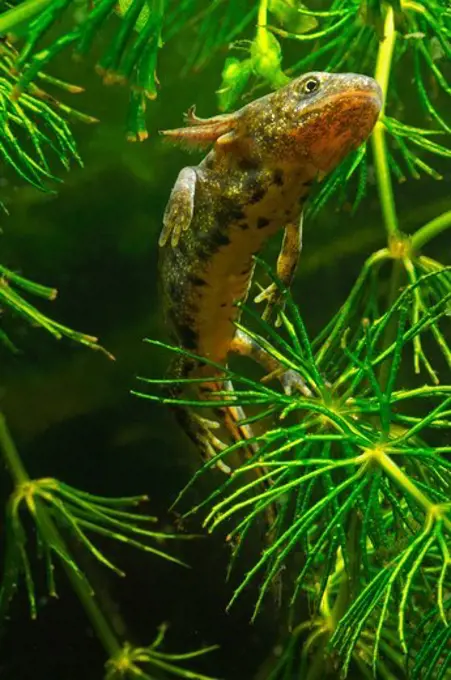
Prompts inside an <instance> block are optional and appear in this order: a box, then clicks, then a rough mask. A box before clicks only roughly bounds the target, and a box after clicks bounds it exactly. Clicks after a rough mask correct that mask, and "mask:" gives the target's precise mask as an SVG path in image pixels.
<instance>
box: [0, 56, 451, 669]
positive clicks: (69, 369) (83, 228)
mask: <svg viewBox="0 0 451 680" xmlns="http://www.w3.org/2000/svg"><path fill="white" fill-rule="evenodd" d="M222 63H223V56H222V55H220V56H219V57H218V59H217V60H216V61H213V63H212V64H211V65H210V66H209V68H208V69H207V70H206V71H204V72H202V73H201V74H193V75H190V76H187V77H185V78H183V79H180V78H179V77H178V76H177V74H178V72H179V69H180V57H179V56H178V55H177V54H176V53H172V56H171V52H170V51H168V52H167V53H165V52H163V56H162V59H161V65H160V69H159V74H160V79H161V81H162V82H163V83H164V87H163V88H162V90H161V94H160V96H159V98H158V100H157V101H156V102H155V103H153V104H151V105H150V106H149V111H148V122H149V129H150V133H151V135H150V138H149V140H148V141H147V142H145V143H143V144H130V143H127V142H126V141H125V140H124V136H123V121H124V118H125V108H126V92H125V90H121V89H120V88H114V89H108V88H103V87H101V85H100V82H99V80H98V78H97V77H96V76H95V75H94V74H93V73H92V65H91V64H86V65H70V70H71V78H72V80H74V81H75V82H82V83H83V84H85V85H86V86H87V88H88V92H87V94H84V95H79V96H78V97H77V102H76V103H77V105H78V106H79V108H81V109H82V110H85V111H87V112H89V113H92V114H93V115H96V116H97V117H99V118H100V119H101V121H102V122H101V124H100V125H99V126H96V127H84V126H83V125H81V124H79V125H77V126H76V128H75V132H76V136H77V138H78V141H79V150H80V153H81V156H82V157H83V159H84V162H85V168H84V169H80V168H74V169H73V170H72V172H71V173H70V174H69V175H68V176H67V177H65V183H64V185H62V186H61V187H60V188H59V192H58V195H57V196H45V195H42V194H39V193H38V192H37V191H35V190H34V189H30V188H28V187H23V186H22V185H19V183H18V181H17V180H16V179H15V178H14V177H11V178H10V183H9V184H8V185H7V186H6V188H5V191H6V194H7V198H8V208H9V210H10V213H11V216H10V218H9V219H7V218H2V228H3V232H4V233H3V236H2V244H1V245H2V262H3V263H4V264H5V265H7V266H9V267H10V268H12V269H15V268H18V269H20V270H21V271H22V272H23V273H24V274H25V275H26V276H28V277H30V278H31V279H34V280H36V281H39V282H41V283H45V284H48V285H54V286H56V287H57V288H58V290H59V297H58V300H57V301H56V302H54V303H52V304H50V303H45V302H40V303H39V306H40V309H42V310H43V311H45V312H47V313H49V314H50V315H51V316H52V317H53V318H57V319H58V320H60V321H61V322H63V323H66V324H67V325H70V326H71V327H73V328H76V329H79V330H83V331H85V332H88V333H91V334H93V335H96V336H98V337H99V338H100V339H101V342H102V344H103V345H104V346H105V347H106V348H107V349H108V350H109V351H111V352H112V353H113V354H114V355H115V357H116V361H115V362H111V361H109V360H108V359H107V358H105V356H103V355H101V354H100V353H95V352H91V351H89V350H88V349H85V348H82V347H79V346H75V345H73V344H71V343H70V342H69V341H61V342H59V343H57V342H55V341H54V340H53V339H52V338H51V337H50V336H48V335H46V334H45V333H44V332H43V331H41V330H39V329H32V328H30V327H29V326H25V325H24V324H23V323H22V322H10V326H9V328H10V329H11V330H12V331H13V335H14V339H15V341H16V343H17V344H18V345H19V347H20V348H21V349H22V350H23V354H21V355H20V356H10V355H9V354H8V353H7V351H6V350H4V349H3V348H0V352H1V361H2V368H3V370H2V376H1V396H2V407H3V409H4V412H5V414H6V417H7V419H8V422H9V425H10V428H11V430H12V433H13V436H14V438H15V441H16V444H17V445H18V447H19V449H20V452H21V454H22V456H23V460H24V463H25V465H26V467H27V469H28V471H29V473H30V475H31V476H32V477H33V476H36V477H42V476H53V477H56V478H58V479H62V480H64V481H66V482H67V483H69V484H71V485H72V486H74V487H78V488H82V489H86V490H88V491H91V492H95V493H98V494H101V495H129V494H130V495H131V494H138V493H147V494H148V495H149V496H150V498H151V502H150V504H149V506H148V509H149V513H150V514H155V515H158V516H159V517H160V519H161V524H160V526H161V527H162V528H171V527H173V522H174V517H173V515H171V514H169V513H168V511H167V509H168V506H169V504H170V502H171V501H172V500H173V499H174V498H175V496H176V494H177V492H178V491H179V490H180V488H181V487H182V486H183V485H184V484H185V483H186V482H187V481H188V479H189V477H190V475H191V474H192V472H193V471H194V469H196V467H197V465H198V458H197V455H196V452H195V451H193V449H192V447H191V445H190V444H189V443H188V442H187V440H186V439H185V438H184V437H183V436H182V435H181V434H180V433H179V431H178V430H177V426H176V425H175V423H174V421H173V419H172V415H171V414H170V413H169V412H168V411H167V410H166V409H165V408H164V407H162V406H158V405H154V404H152V403H150V402H146V401H143V400H138V399H136V398H135V397H132V396H131V395H130V394H129V391H130V389H131V388H133V387H136V381H135V375H137V374H141V375H146V376H153V377H156V376H161V375H163V372H164V369H165V366H166V364H167V359H168V357H167V356H166V355H165V354H164V353H162V352H160V351H157V350H156V349H153V348H152V347H150V346H149V345H145V344H144V343H143V342H142V338H144V337H146V336H147V337H155V338H160V339H164V338H165V337H166V336H165V329H164V327H163V324H162V322H161V308H160V304H159V297H158V288H157V276H156V262H157V238H158V234H159V230H160V226H161V216H162V212H163V209H164V206H165V203H166V200H167V198H168V195H169V193H170V190H171V186H172V184H173V182H174V180H175V178H176V176H177V173H178V171H179V170H180V168H181V167H183V165H185V164H187V163H192V162H195V158H194V157H190V156H188V155H187V154H186V153H185V152H183V151H180V150H177V149H173V148H171V147H169V146H166V145H164V144H163V143H162V142H161V140H160V139H159V137H158V135H157V130H158V129H160V128H169V127H174V126H178V125H179V124H180V123H181V119H182V112H183V111H186V110H187V108H188V107H189V105H191V104H192V103H193V102H194V101H195V102H196V104H197V110H198V112H199V114H200V115H205V116H207V115H212V114H214V113H215V111H216V108H215V96H214V90H215V89H216V88H217V86H218V73H219V72H220V69H221V66H222ZM58 71H60V72H61V73H63V72H64V75H65V77H67V61H65V59H64V58H62V59H61V60H60V62H59V63H58V64H57V65H56V66H55V69H54V73H58ZM447 179H448V181H449V174H448V178H447ZM446 195H447V192H446V183H445V182H443V183H437V182H434V181H433V180H430V179H428V178H425V179H423V180H422V181H421V192H419V191H418V189H417V185H416V183H415V182H414V181H410V182H408V183H406V184H404V185H402V186H401V187H399V189H397V196H396V199H397V205H398V208H399V215H400V222H401V226H402V228H403V229H404V230H405V231H409V230H412V229H413V228H415V227H418V226H420V225H421V224H423V223H424V222H426V221H427V220H428V219H431V218H432V217H434V216H435V215H437V214H439V212H440V211H442V210H443V209H445V207H446V201H447V198H446ZM447 238H448V241H447V240H446V239H447ZM384 245H385V236H384V232H383V228H382V224H381V219H380V213H379V208H378V200H377V196H376V191H375V188H374V187H371V188H370V190H369V193H368V197H367V198H366V200H365V202H364V204H363V206H362V208H361V209H360V210H359V212H358V213H357V215H356V216H354V217H350V216H349V214H347V213H344V212H341V213H337V212H336V211H335V210H334V203H333V201H332V203H331V204H330V206H329V207H328V208H326V209H325V211H324V212H323V213H322V214H321V216H320V218H319V219H316V220H315V221H313V222H311V223H308V224H306V227H305V249H304V253H303V255H302V263H301V266H300V269H299V275H298V277H297V281H296V285H295V287H294V296H295V299H296V300H297V301H298V302H299V304H300V306H301V310H302V313H303V315H304V318H305V320H306V323H307V326H308V328H309V329H310V330H311V332H315V331H316V330H318V329H319V328H320V327H321V325H322V324H323V323H324V322H325V321H327V319H328V318H329V317H330V315H331V314H332V313H333V312H334V311H335V310H336V309H337V307H338V306H339V304H340V303H341V302H342V301H343V300H344V298H345V296H346V294H347V293H348V292H349V290H350V288H351V286H352V284H353V282H354V281H355V278H356V276H357V274H358V273H359V271H360V267H361V265H362V263H363V261H364V259H365V258H366V257H367V256H368V255H369V254H370V253H371V252H372V251H373V250H375V249H376V248H379V247H383V246H384ZM448 245H449V237H447V236H446V235H444V236H443V237H442V238H441V239H437V240H436V241H435V242H434V243H433V244H431V246H430V248H429V249H428V254H430V255H431V256H436V257H438V258H440V257H441V256H442V255H443V251H444V249H446V247H447V246H448ZM276 250H277V246H276V245H273V246H272V247H271V248H270V249H269V252H268V258H269V259H270V260H271V261H274V256H275V253H276ZM218 480H219V477H218V475H217V474H212V476H211V477H210V478H209V479H204V481H203V482H202V484H201V485H200V486H199V487H198V489H197V490H196V491H194V492H193V494H192V496H191V498H190V501H193V502H196V500H198V499H199V498H201V497H202V496H203V495H204V494H205V492H206V491H207V490H208V488H213V486H214V484H215V483H217V482H218ZM9 490H10V489H9V483H8V480H7V479H3V480H2V494H3V497H4V498H6V495H7V494H8V492H9ZM188 528H189V530H198V529H199V526H198V525H197V524H196V523H195V522H194V523H193V524H192V525H189V527H188ZM99 543H100V545H101V546H102V548H105V550H106V551H107V554H108V555H109V556H110V557H111V558H112V559H113V560H114V561H115V562H116V563H117V564H118V565H120V567H121V568H122V569H124V570H125V571H126V572H127V578H126V579H120V578H119V577H116V576H114V575H113V574H111V573H108V572H107V571H106V570H105V569H103V568H101V567H100V566H98V565H95V564H93V563H92V561H91V560H88V561H87V563H86V567H87V568H88V569H89V573H90V575H91V578H92V580H93V583H94V584H95V586H96V588H97V589H98V592H99V593H100V596H101V599H103V602H104V605H105V606H106V608H107V611H110V612H111V615H112V616H113V615H115V613H117V612H119V613H120V617H121V618H122V619H123V621H125V624H126V627H127V637H128V638H129V639H131V640H133V641H134V642H137V643H138V644H142V645H145V644H148V643H149V642H150V641H151V640H152V639H153V637H154V635H155V633H156V628H157V626H158V625H159V624H160V623H161V622H162V621H169V622H170V623H171V627H170V630H169V633H168V639H167V649H168V650H170V651H185V650H189V649H193V648H198V647H200V646H203V645H207V644H214V643H218V644H220V645H221V650H220V651H218V652H215V653H214V654H212V655H211V656H209V657H208V658H205V659H204V660H200V661H199V662H198V664H197V666H196V668H198V669H203V670H204V672H205V673H208V674H211V675H213V676H217V677H222V678H226V679H227V680H241V679H242V680H247V679H248V678H252V677H253V676H254V674H255V673H256V671H257V669H258V668H259V667H260V666H261V664H262V663H263V661H264V659H265V657H266V656H267V654H268V652H269V650H270V649H271V648H272V646H273V645H274V644H275V641H276V640H277V625H276V618H275V614H274V611H273V609H272V607H271V606H268V607H267V608H266V609H265V610H264V611H263V613H262V615H261V617H260V618H259V619H258V620H257V622H256V623H255V624H254V625H252V626H250V625H249V624H248V620H249V617H250V614H251V611H252V603H253V602H254V601H255V595H256V592H255V591H254V592H251V591H250V592H248V593H246V595H245V596H244V597H243V598H242V599H241V600H240V601H239V602H238V604H237V605H236V606H235V607H234V608H233V609H232V610H231V612H230V613H229V614H226V613H225V611H224V610H225V606H226V604H227V602H228V600H229V599H230V596H231V594H232V590H233V583H231V584H225V583H224V576H225V571H226V566H227V559H228V549H227V548H226V547H224V545H223V541H222V538H221V536H220V535H219V534H218V535H217V536H215V537H214V538H204V539H203V540H200V541H196V542H190V543H189V544H188V543H185V542H184V543H182V544H174V545H172V544H171V546H170V547H171V548H172V549H173V554H177V555H179V556H180V557H181V558H183V559H184V560H185V561H187V562H188V563H189V564H190V565H191V567H192V568H191V569H189V570H188V569H182V568H181V567H178V566H176V565H172V564H168V563H165V562H163V561H161V560H159V559H157V558H155V557H153V556H151V555H146V554H143V553H141V552H139V551H134V550H133V549H131V548H127V547H121V546H118V545H116V544H114V543H111V542H109V541H107V539H105V540H100V541H99ZM32 546H33V539H32V538H31V541H30V547H32ZM74 549H75V551H76V552H77V553H79V552H80V550H79V546H75V547H74ZM257 550H258V546H257V545H254V546H251V547H250V548H249V555H245V556H244V558H243V561H242V565H241V569H245V568H246V566H248V565H249V564H251V559H252V556H253V555H255V553H256V551H257ZM80 559H81V560H83V559H84V558H83V557H82V556H81V557H80ZM34 566H37V569H36V570H35V573H36V574H38V576H37V579H36V585H37V589H38V593H39V594H40V595H41V597H40V599H39V617H38V620H37V621H30V619H29V617H28V609H27V602H26V598H25V595H24V592H23V590H22V589H21V590H20V593H19V595H18V596H17V598H16V599H15V601H14V603H13V606H12V608H11V612H10V621H9V625H8V626H7V627H6V628H5V630H4V632H3V634H2V640H1V644H2V653H1V656H0V677H1V678H5V679H6V678H7V679H8V680H9V679H10V678H11V679H12V678H16V679H18V680H28V679H30V680H31V678H36V677H38V678H46V680H62V679H64V680H75V679H78V678H84V679H85V680H95V679H96V680H97V679H98V678H101V677H102V673H103V664H104V661H105V654H104V652H103V650H102V648H101V646H100V645H99V643H98V642H97V640H96V638H95V637H94V635H93V633H92V630H91V628H90V625H89V622H88V621H87V619H86V617H85V614H84V612H83V610H82V608H81V606H80V603H79V602H78V600H77V598H76V597H75V595H74V594H73V592H72V591H71V589H70V587H69V586H68V584H67V582H66V579H65V576H64V574H63V573H62V571H59V572H57V587H58V593H59V595H60V597H59V600H57V601H56V600H55V601H54V600H49V599H48V598H47V597H45V580H44V577H43V576H42V574H43V571H42V566H41V567H39V565H34Z"/></svg>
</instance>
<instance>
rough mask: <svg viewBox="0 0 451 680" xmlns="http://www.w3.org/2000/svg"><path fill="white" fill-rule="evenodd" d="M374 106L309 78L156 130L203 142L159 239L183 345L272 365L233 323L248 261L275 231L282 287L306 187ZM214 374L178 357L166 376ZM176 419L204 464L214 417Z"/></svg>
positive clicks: (353, 85) (200, 389) (229, 415)
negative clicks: (209, 114)
mask: <svg viewBox="0 0 451 680" xmlns="http://www.w3.org/2000/svg"><path fill="white" fill-rule="evenodd" d="M381 106H382V93H381V90H380V87H379V85H378V84H377V82H376V81H375V80H373V79H372V78H370V77H367V76H363V75H358V74H354V73H344V74H333V73H321V72H312V73H308V74H306V75H303V76H301V77H298V78H296V79H294V80H292V81H291V82H290V83H288V84H287V85H286V86H284V87H282V88H281V89H279V90H277V91H275V92H272V93H270V94H268V95H266V96H264V97H261V98H260V99H257V100H255V101H252V102H251V103H249V104H247V105H246V106H244V107H242V108H241V109H239V110H238V111H236V112H233V113H226V114H222V115H218V116H215V117H213V118H206V119H202V118H199V117H197V116H196V114H195V110H194V108H192V109H190V111H189V112H188V114H187V116H186V122H187V124H188V125H187V127H185V128H180V129H176V130H167V131H163V133H162V134H164V135H165V136H166V137H169V138H170V139H172V140H174V141H179V142H183V143H186V144H188V145H191V146H194V147H205V146H207V147H208V146H212V148H211V150H210V151H209V152H208V154H207V155H206V156H205V158H204V159H203V160H202V161H201V163H200V164H199V165H197V166H190V167H185V168H183V169H182V170H181V172H180V174H179V176H178V178H177V181H176V182H175V185H174V187H173V189H172V192H171V195H170V198H169V202H168V204H167V207H166V211H165V213H164V218H163V229H162V232H161V235H160V239H159V245H160V246H161V250H160V277H161V282H162V288H163V300H164V302H163V304H164V307H165V314H166V317H167V321H168V323H169V325H170V327H171V330H172V334H173V336H174V338H175V340H176V342H178V344H179V346H180V347H182V348H184V349H186V350H188V351H189V352H190V353H193V354H195V355H198V356H200V357H205V358H207V359H209V360H211V361H213V362H215V363H217V364H221V365H226V364H227V359H228V357H229V355H230V354H231V353H233V352H237V353H239V354H244V355H249V356H253V357H254V358H256V359H257V360H259V361H260V362H261V363H263V364H264V365H266V367H267V368H268V369H270V368H271V360H270V358H269V357H266V360H265V356H264V352H263V351H262V350H261V349H260V348H259V347H256V346H255V343H253V342H251V341H250V339H249V338H248V337H247V336H246V335H245V334H244V333H242V332H237V329H236V326H235V324H236V322H237V321H238V320H239V317H240V310H239V309H238V307H237V306H236V302H237V301H244V300H246V298H247V295H248V292H249V288H250V285H251V282H252V276H253V272H254V259H253V257H254V255H256V254H258V253H259V252H260V250H261V249H262V247H263V246H264V244H265V243H266V242H267V240H268V239H270V238H271V237H272V236H273V235H274V234H276V233H277V232H279V231H280V230H284V238H283V243H282V248H281V252H280V254H279V257H278V261H277V274H278V276H279V278H280V279H281V281H282V282H283V283H284V284H285V286H286V287H289V286H290V284H291V282H292V280H293V277H294V274H295V270H296V265H297V261H298V257H299V253H300V250H301V246H302V210H303V207H304V205H305V202H306V200H307V198H308V195H309V193H310V190H311V187H312V185H313V184H314V183H315V181H317V180H318V179H322V178H323V177H324V176H325V175H326V174H327V173H329V172H330V171H331V170H333V169H334V168H335V167H336V166H337V165H338V164H339V163H340V162H341V161H342V160H343V158H344V157H345V156H346V155H347V154H348V153H349V152H350V151H351V150H353V149H356V148H357V147H358V146H359V145H360V144H362V143H363V142H364V141H365V140H366V139H367V138H368V136H369V135H370V133H371V131H372V129H373V127H374V125H375V123H376V121H377V118H378V115H379V112H380V110H381ZM277 295H278V292H277V289H276V288H275V287H274V286H270V287H269V288H268V289H266V291H264V292H263V294H260V295H259V296H257V301H264V300H266V302H267V304H268V307H267V310H266V312H265V314H266V316H269V314H270V313H271V310H272V309H273V307H274V305H276V304H277V303H278V302H279V300H278V299H277ZM215 374H216V373H215V369H212V367H211V365H205V364H204V363H202V362H201V361H197V360H194V359H191V358H188V357H185V356H183V355H182V356H179V357H177V359H176V361H175V364H174V365H173V366H172V375H173V377H174V380H177V379H185V378H202V377H207V376H208V377H211V376H213V377H214V375H215ZM217 375H218V379H219V376H220V375H221V372H220V371H219V369H218V370H217ZM291 377H293V376H291ZM221 385H222V383H221ZM181 386H182V384H181ZM285 387H286V389H287V390H289V389H291V387H292V385H291V384H288V382H287V383H286V384H285ZM212 389H224V387H223V386H221V387H218V385H215V384H214V383H212V382H211V381H210V382H209V383H208V384H207V385H206V384H204V385H203V386H202V385H201V384H200V383H196V384H195V390H196V393H197V396H198V398H201V399H202V398H204V399H205V398H207V397H206V396H205V395H206V394H208V390H212ZM177 394H179V391H178V388H173V390H172V396H175V395H177ZM221 413H222V415H223V417H224V422H226V425H227V428H228V430H229V431H230V432H232V434H233V436H234V438H238V437H243V436H248V431H247V430H246V431H244V430H243V429H241V430H240V429H239V428H237V426H236V425H234V422H235V421H236V420H237V418H238V417H239V416H240V414H239V413H237V410H236V409H223V410H222V411H221ZM179 416H180V420H181V422H182V425H183V427H184V429H185V430H186V431H187V434H189V436H190V437H191V439H192V440H193V441H194V442H195V443H196V444H197V446H198V447H199V448H200V450H201V453H202V454H203V455H204V456H205V457H209V456H213V455H215V453H217V452H218V450H221V449H223V448H224V447H225V444H224V442H223V441H222V440H220V439H219V438H218V437H216V435H215V434H214V432H213V431H212V430H213V428H214V426H213V425H212V423H211V421H207V420H205V419H203V418H201V417H200V416H198V415H196V414H194V413H192V412H190V411H187V410H179Z"/></svg>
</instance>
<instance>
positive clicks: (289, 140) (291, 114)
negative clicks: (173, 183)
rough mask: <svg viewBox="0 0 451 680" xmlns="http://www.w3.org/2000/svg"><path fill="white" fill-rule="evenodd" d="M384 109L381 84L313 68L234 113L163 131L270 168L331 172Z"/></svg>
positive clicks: (193, 117)
mask: <svg viewBox="0 0 451 680" xmlns="http://www.w3.org/2000/svg"><path fill="white" fill-rule="evenodd" d="M381 108H382V92H381V89H380V87H379V85H378V83H377V82H376V81H375V80H374V79H373V78H370V77H368V76H363V75H359V74H356V73H321V72H312V73H307V74H306V75H303V76H300V77H299V78H296V79H294V80H292V81H291V82H290V83H288V85H285V87H282V88H281V89H280V90H277V91H275V92H272V93H271V94H269V95H266V96H265V97H261V98H260V99H256V100H255V101H253V102H251V103H250V104H247V105H246V106H243V108H241V109H239V110H238V111H235V112H234V113H226V114H222V115H220V116H214V117H213V118H198V117H197V116H196V114H195V110H194V108H191V109H190V110H189V112H188V114H187V116H186V122H187V123H188V126H187V127H185V128H180V129H177V130H164V131H162V134H163V135H165V136H166V137H167V138H169V139H172V140H174V141H178V142H182V143H186V144H188V145H190V146H197V147H199V146H200V147H202V146H210V145H212V144H213V145H214V148H215V150H216V151H217V152H218V153H219V154H220V155H221V154H226V155H227V156H228V157H229V159H230V160H232V162H233V158H234V157H235V158H237V159H239V160H240V161H243V160H246V159H247V160H249V161H257V163H259V164H261V165H264V166H266V167H271V166H275V167H281V166H286V167H287V166H290V167H292V168H296V167H299V166H303V168H304V170H306V171H307V174H311V175H312V177H315V176H317V175H318V174H322V175H323V174H325V173H327V172H330V171H331V170H332V169H333V168H334V167H336V166H337V165H338V163H339V162H340V161H341V160H343V158H344V157H345V156H346V155H347V154H348V153H349V152H350V151H352V150H353V149H356V148H357V147H358V146H360V144H361V143H362V142H363V141H365V139H367V137H368V136H369V135H370V133H371V131H372V129H373V127H374V125H375V123H376V121H377V118H378V116H379V113H380V110H381Z"/></svg>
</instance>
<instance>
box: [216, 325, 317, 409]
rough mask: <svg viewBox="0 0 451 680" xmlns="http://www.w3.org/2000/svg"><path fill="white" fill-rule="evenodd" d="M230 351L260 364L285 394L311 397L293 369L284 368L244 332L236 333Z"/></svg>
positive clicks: (299, 376)
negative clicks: (275, 378)
mask: <svg viewBox="0 0 451 680" xmlns="http://www.w3.org/2000/svg"><path fill="white" fill-rule="evenodd" d="M230 351H231V352H233V353H234V354H239V355H240V356H244V357H249V358H250V359H252V360H253V361H255V362H256V363H258V364H260V366H262V367H263V368H264V369H265V371H267V372H268V375H270V374H274V376H277V378H278V379H279V380H280V383H281V385H282V387H283V390H284V392H285V393H286V394H292V393H293V392H296V391H298V392H302V394H304V395H305V396H308V397H309V396H312V393H311V391H310V389H309V387H308V386H307V385H306V384H305V381H304V380H303V378H302V376H301V375H299V373H297V372H296V371H295V370H293V369H290V368H288V369H287V368H284V366H282V365H281V364H280V363H279V362H278V361H277V359H274V357H272V356H271V355H270V354H269V352H267V351H266V350H264V349H263V348H262V347H260V345H259V344H258V343H257V342H256V341H255V340H253V339H252V338H251V337H250V336H249V335H247V333H245V332H244V331H241V330H237V331H236V333H235V337H234V338H233V341H232V345H231V348H230Z"/></svg>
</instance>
